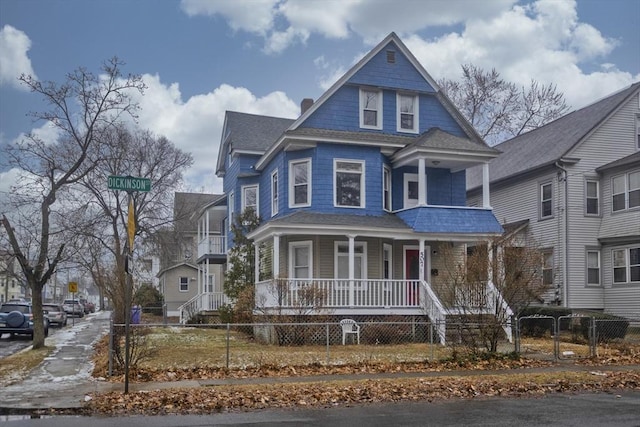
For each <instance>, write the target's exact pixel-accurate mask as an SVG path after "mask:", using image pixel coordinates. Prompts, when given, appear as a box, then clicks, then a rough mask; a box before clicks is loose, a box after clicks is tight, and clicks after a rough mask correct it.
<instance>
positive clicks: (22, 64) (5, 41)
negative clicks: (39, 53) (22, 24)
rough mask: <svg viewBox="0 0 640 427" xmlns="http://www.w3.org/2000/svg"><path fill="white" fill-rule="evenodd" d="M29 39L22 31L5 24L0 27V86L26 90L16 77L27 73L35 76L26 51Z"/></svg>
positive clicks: (28, 46)
mask: <svg viewBox="0 0 640 427" xmlns="http://www.w3.org/2000/svg"><path fill="white" fill-rule="evenodd" d="M30 48H31V40H30V39H29V37H28V36H27V35H26V34H25V33H24V32H22V31H20V30H18V29H16V28H14V27H12V26H11V25H5V26H4V27H2V29H0V86H3V85H8V86H13V87H15V88H19V89H23V90H27V88H26V87H24V86H23V85H21V84H20V82H19V81H18V77H20V75H22V74H29V75H31V76H33V77H36V75H35V73H34V71H33V68H31V60H30V59H29V57H28V56H27V52H28V51H29V49H30Z"/></svg>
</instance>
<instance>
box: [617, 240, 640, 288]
mask: <svg viewBox="0 0 640 427" xmlns="http://www.w3.org/2000/svg"><path fill="white" fill-rule="evenodd" d="M611 256H612V258H613V283H629V282H640V246H637V247H630V248H623V249H614V250H612V251H611Z"/></svg>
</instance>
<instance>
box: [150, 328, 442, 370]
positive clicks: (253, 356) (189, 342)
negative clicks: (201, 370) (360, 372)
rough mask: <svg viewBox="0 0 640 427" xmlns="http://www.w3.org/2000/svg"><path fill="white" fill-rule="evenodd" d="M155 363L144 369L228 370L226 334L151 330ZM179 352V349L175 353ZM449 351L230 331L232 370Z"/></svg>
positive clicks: (408, 358) (409, 358) (390, 359)
mask: <svg viewBox="0 0 640 427" xmlns="http://www.w3.org/2000/svg"><path fill="white" fill-rule="evenodd" d="M147 343H148V344H147V345H149V346H150V348H151V350H152V353H153V357H152V358H150V359H148V360H145V361H143V362H141V364H140V368H153V369H170V368H177V367H185V366H198V367H202V366H210V367H212V366H216V367H226V363H227V332H226V330H220V329H209V328H195V327H193V328H192V327H186V328H178V327H168V328H153V329H152V332H151V333H150V334H149V335H148V336H147ZM176 349H180V350H179V351H177V350H176ZM449 355H450V351H449V349H447V348H442V347H440V346H433V348H432V346H431V345H429V344H422V343H418V344H414V343H409V344H398V345H357V346H354V345H347V346H342V345H332V346H330V348H329V349H328V350H327V347H326V346H321V345H315V346H314V345H305V346H286V347H283V346H278V345H267V344H260V343H256V342H254V341H252V340H250V339H248V338H247V337H246V336H245V335H244V334H242V333H240V332H236V331H230V334H229V368H246V367H260V366H264V365H269V366H305V365H313V364H319V365H325V364H332V365H344V364H355V363H363V362H367V363H375V362H386V363H395V362H422V361H425V360H430V359H431V358H432V356H433V358H434V359H442V358H445V357H448V356H449Z"/></svg>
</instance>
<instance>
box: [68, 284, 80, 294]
mask: <svg viewBox="0 0 640 427" xmlns="http://www.w3.org/2000/svg"><path fill="white" fill-rule="evenodd" d="M77 292H78V283H77V282H69V293H70V294H75V293H77Z"/></svg>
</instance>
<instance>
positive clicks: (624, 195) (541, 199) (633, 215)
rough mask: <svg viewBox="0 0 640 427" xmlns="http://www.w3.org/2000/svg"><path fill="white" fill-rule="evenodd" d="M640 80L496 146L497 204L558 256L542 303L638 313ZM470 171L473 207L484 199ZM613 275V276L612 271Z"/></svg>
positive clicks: (493, 179) (504, 217) (505, 217)
mask: <svg viewBox="0 0 640 427" xmlns="http://www.w3.org/2000/svg"><path fill="white" fill-rule="evenodd" d="M639 93H640V83H635V84H633V85H631V86H630V87H628V88H626V89H624V90H621V91H619V92H616V93H614V94H612V95H610V96H608V97H606V98H604V99H601V100H599V101H597V102H595V103H593V104H591V105H588V106H586V107H584V108H582V109H580V110H576V111H573V112H571V113H569V114H567V115H565V116H563V117H561V118H559V119H557V120H555V121H554V122H551V123H549V124H547V125H545V126H542V127H540V128H538V129H536V130H533V131H531V132H528V133H526V134H523V135H520V136H518V137H515V138H513V139H511V140H508V141H505V142H504V143H502V144H499V145H497V146H496V147H495V148H497V149H498V150H500V151H502V152H503V154H501V155H500V156H499V157H498V158H496V159H495V160H493V161H492V162H491V163H490V167H491V169H490V171H491V172H490V174H491V175H490V186H491V187H490V195H491V205H492V207H493V210H494V213H495V215H496V217H497V218H498V220H499V221H501V222H502V223H503V224H509V223H514V222H518V221H523V220H529V223H528V224H529V225H528V228H529V229H528V231H529V232H530V233H531V234H532V235H533V236H534V238H535V240H536V242H537V244H538V245H539V247H540V248H541V249H542V250H543V251H548V253H549V254H550V255H551V254H552V255H553V256H552V258H550V260H551V259H552V262H553V264H552V266H551V267H552V268H553V287H552V288H551V289H550V292H549V293H548V294H547V295H546V296H545V303H547V304H557V305H562V306H565V307H569V308H574V309H597V310H604V311H607V312H610V313H615V314H621V315H635V316H637V315H638V314H640V135H639V134H640V130H639V129H640V95H639ZM481 183H482V180H481V171H480V170H478V168H475V170H473V169H472V170H470V171H469V173H468V174H467V188H468V191H467V196H468V204H470V205H472V206H477V205H478V203H480V200H481V197H482V192H481V191H482V190H481V188H480V185H481ZM616 274H617V276H616Z"/></svg>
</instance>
